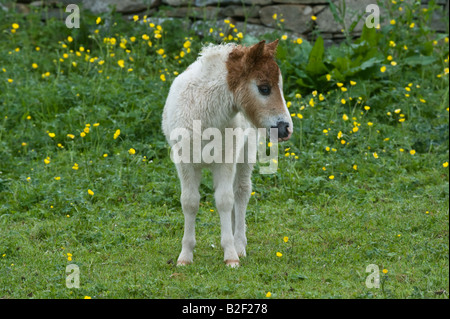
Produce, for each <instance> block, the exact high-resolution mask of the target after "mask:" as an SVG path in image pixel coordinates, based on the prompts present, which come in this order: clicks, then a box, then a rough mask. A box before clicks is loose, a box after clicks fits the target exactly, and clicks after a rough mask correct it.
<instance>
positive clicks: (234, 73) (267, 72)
mask: <svg viewBox="0 0 450 319" xmlns="http://www.w3.org/2000/svg"><path fill="white" fill-rule="evenodd" d="M277 45H278V40H276V41H274V42H272V43H269V44H266V43H265V41H261V42H259V43H257V44H255V45H253V46H251V47H243V46H237V47H235V48H234V49H233V50H232V51H231V52H230V54H229V56H228V60H227V70H228V74H227V82H228V86H229V88H230V90H231V92H232V93H233V95H234V98H235V103H236V107H237V109H238V110H239V111H241V112H242V113H243V114H244V115H245V117H246V118H247V119H248V120H249V121H250V122H251V123H252V124H253V125H255V126H256V127H258V128H260V127H261V128H266V129H270V128H277V129H278V138H279V140H283V141H285V140H288V139H289V138H290V137H291V134H292V132H293V125H292V119H291V116H290V114H289V112H288V109H287V107H286V101H285V100H284V96H283V79H282V77H281V72H280V68H279V67H278V65H277V63H276V62H275V58H274V56H275V52H276V48H277Z"/></svg>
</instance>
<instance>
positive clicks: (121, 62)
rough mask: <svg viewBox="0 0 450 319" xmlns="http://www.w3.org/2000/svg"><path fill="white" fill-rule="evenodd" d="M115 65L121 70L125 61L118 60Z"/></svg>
mask: <svg viewBox="0 0 450 319" xmlns="http://www.w3.org/2000/svg"><path fill="white" fill-rule="evenodd" d="M117 64H118V65H119V66H120V67H121V68H123V67H125V61H124V60H119V61H117Z"/></svg>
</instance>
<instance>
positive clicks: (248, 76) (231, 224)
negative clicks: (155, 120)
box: [162, 40, 293, 267]
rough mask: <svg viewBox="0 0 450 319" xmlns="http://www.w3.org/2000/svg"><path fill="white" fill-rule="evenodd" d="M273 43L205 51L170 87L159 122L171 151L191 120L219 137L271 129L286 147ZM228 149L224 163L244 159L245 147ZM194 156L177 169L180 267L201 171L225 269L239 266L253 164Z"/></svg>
mask: <svg viewBox="0 0 450 319" xmlns="http://www.w3.org/2000/svg"><path fill="white" fill-rule="evenodd" d="M277 44H278V40H276V41H274V42H272V43H269V44H266V43H265V41H261V42H259V43H257V44H255V45H253V46H250V47H245V46H241V45H236V44H233V43H228V44H222V45H209V46H206V47H204V48H203V49H202V51H201V53H200V56H199V58H198V59H197V60H196V61H195V62H194V63H192V64H191V65H190V66H189V67H188V68H187V69H186V70H185V71H184V72H183V73H182V74H180V75H179V76H178V77H177V78H176V79H175V80H174V82H173V84H172V86H171V88H170V92H169V95H168V97H167V100H166V104H165V106H164V112H163V119H162V128H163V131H164V134H165V136H166V138H167V140H168V142H169V144H170V145H171V146H172V147H173V146H174V144H175V143H176V141H175V140H174V138H173V136H172V137H171V132H173V131H174V130H176V129H178V128H183V129H185V130H186V131H187V132H189V134H190V137H192V136H193V135H194V133H193V130H194V128H193V123H194V122H195V121H201V126H202V130H203V129H207V128H215V129H218V130H220V132H222V133H224V132H225V129H226V128H242V129H247V128H265V129H271V128H272V129H273V128H275V129H276V130H277V133H278V140H288V139H289V138H290V136H291V134H292V132H293V125H292V119H291V116H290V114H289V112H288V109H287V107H286V102H285V100H284V96H283V82H282V77H281V72H280V69H279V67H278V65H277V63H276V62H275V59H274V55H275V51H276V47H277ZM203 146H204V144H202V147H203ZM233 147H234V149H228V150H227V149H224V150H223V153H224V155H223V156H225V154H226V153H227V152H233V154H238V153H240V152H243V151H244V149H245V147H246V145H240V146H233ZM243 148H244V149H243ZM193 152H195V150H193ZM194 157H195V154H193V156H192V157H190V159H191V160H187V161H181V162H178V163H175V165H176V168H177V172H178V176H179V179H180V182H181V205H182V209H183V213H184V218H185V224H184V236H183V240H182V249H181V253H180V255H179V257H178V262H177V264H178V265H186V264H190V263H192V261H193V249H194V246H195V218H196V214H197V211H198V208H199V201H200V194H199V191H198V189H199V186H200V180H201V176H202V173H201V171H202V168H204V167H205V168H209V169H210V170H211V172H212V176H213V181H214V190H215V193H214V198H215V204H216V207H217V210H218V212H219V215H220V223H221V245H222V247H223V249H224V260H225V263H226V264H227V265H228V266H231V267H236V266H239V256H246V251H245V249H246V245H247V238H246V235H245V213H246V209H247V204H248V200H249V198H250V195H251V191H252V183H251V174H252V169H253V163H251V162H249V161H248V160H246V161H244V162H236V161H235V162H232V163H226V162H223V161H219V162H212V163H211V162H208V163H206V162H205V161H200V162H198V161H197V162H196V161H195V160H192V158H194Z"/></svg>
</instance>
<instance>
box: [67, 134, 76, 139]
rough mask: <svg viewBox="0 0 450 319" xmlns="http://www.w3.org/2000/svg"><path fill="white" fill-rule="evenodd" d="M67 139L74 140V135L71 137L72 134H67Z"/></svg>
mask: <svg viewBox="0 0 450 319" xmlns="http://www.w3.org/2000/svg"><path fill="white" fill-rule="evenodd" d="M67 137H69V138H71V139H74V138H75V135H73V134H67Z"/></svg>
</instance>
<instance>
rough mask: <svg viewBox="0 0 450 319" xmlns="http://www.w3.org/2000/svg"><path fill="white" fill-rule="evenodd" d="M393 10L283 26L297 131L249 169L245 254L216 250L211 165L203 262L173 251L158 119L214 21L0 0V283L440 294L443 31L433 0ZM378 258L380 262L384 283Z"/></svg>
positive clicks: (172, 213) (178, 218)
mask: <svg viewBox="0 0 450 319" xmlns="http://www.w3.org/2000/svg"><path fill="white" fill-rule="evenodd" d="M398 5H400V4H398ZM401 5H403V6H404V10H405V11H406V13H408V12H411V11H412V10H414V9H415V7H414V6H413V5H411V6H408V5H405V4H401ZM397 11H398V8H396V7H393V8H391V9H390V11H389V12H390V13H389V14H391V15H392V16H389V17H386V19H388V20H390V19H392V18H395V19H397V23H396V24H395V26H392V25H387V26H385V27H382V29H381V30H379V31H377V32H373V31H374V30H372V31H370V30H365V32H364V33H363V36H362V37H361V39H359V40H355V41H353V42H352V43H349V42H345V43H343V44H342V45H341V46H339V47H332V48H328V49H323V47H322V46H321V41H320V39H319V40H317V41H315V43H311V44H310V43H309V42H307V41H303V43H302V44H298V43H296V41H295V40H296V39H288V40H286V41H281V44H280V46H279V51H278V62H279V64H280V67H281V69H282V71H283V74H284V79H285V96H286V100H287V101H289V102H290V110H291V112H292V114H293V115H294V116H295V118H294V127H295V131H294V135H293V138H292V139H291V140H290V141H288V142H286V143H283V144H280V145H279V161H278V162H279V169H278V171H277V173H276V174H273V175H260V174H258V167H257V168H256V169H255V173H254V175H253V184H254V192H255V193H254V195H253V196H252V197H251V199H250V203H249V207H248V212H247V237H248V248H247V253H248V256H247V257H246V258H243V259H242V260H241V267H240V268H238V269H229V268H227V267H225V265H224V264H223V261H222V259H223V251H222V248H221V247H220V223H219V217H218V214H217V212H215V211H214V212H212V211H211V210H215V207H214V196H213V190H212V181H211V175H210V174H209V173H208V172H204V182H203V184H202V186H201V195H202V199H201V207H200V211H199V214H198V216H197V246H196V249H195V253H194V264H192V265H190V266H188V267H181V268H180V267H176V266H175V264H176V259H177V257H178V254H179V251H180V248H181V238H182V235H183V221H184V219H183V215H182V212H181V207H180V202H179V196H180V187H179V182H178V179H177V176H176V172H175V167H174V165H173V163H172V162H171V161H170V159H169V148H168V145H167V143H166V142H165V140H164V138H163V136H162V133H161V128H160V119H161V112H162V108H163V106H164V102H165V97H166V96H167V93H168V90H169V87H170V83H171V81H172V80H173V79H174V78H175V76H176V73H174V72H178V73H181V72H182V71H183V70H184V69H185V68H186V67H187V65H189V64H190V63H191V62H192V61H193V60H194V59H195V58H196V56H197V53H198V52H199V49H200V48H201V45H202V43H206V42H216V41H217V37H218V33H219V32H220V30H214V32H213V33H212V34H211V35H208V36H207V37H206V38H203V39H199V38H198V37H197V36H196V35H194V34H190V33H188V32H187V31H182V32H181V31H179V27H180V25H179V24H177V23H176V22H173V23H172V22H165V23H163V24H162V31H161V32H162V35H163V36H162V38H160V39H156V38H155V37H154V34H155V33H154V30H155V29H152V28H149V26H148V23H149V22H150V21H149V22H147V24H146V25H142V24H140V23H138V22H137V23H134V24H133V23H129V22H128V23H125V22H123V21H121V19H120V18H119V17H118V16H114V15H103V16H102V22H101V23H100V24H99V25H96V22H95V21H96V18H97V17H95V16H90V15H89V14H88V13H83V17H84V20H83V23H82V26H81V29H79V30H75V29H74V30H70V29H67V28H65V26H64V24H63V23H62V22H61V21H57V20H49V21H47V22H46V23H42V22H40V21H39V16H40V13H39V12H38V13H36V14H31V15H28V16H26V17H25V16H20V15H16V14H12V13H4V12H2V11H0V21H2V22H1V23H0V298H83V297H84V296H91V297H92V298H266V294H267V292H271V294H272V295H271V297H270V298H448V291H449V282H448V267H449V264H448V256H449V255H448V254H449V252H448V235H449V223H448V221H449V219H448V218H449V217H448V211H449V183H448V166H447V165H446V163H447V162H448V150H449V143H448V138H449V135H448V120H449V115H448V114H449V113H448V106H449V101H448V37H446V36H445V35H438V34H435V33H433V32H432V31H431V30H430V29H429V28H428V18H429V16H428V15H429V14H431V12H432V4H431V5H430V12H421V14H419V15H416V18H415V19H416V20H414V21H416V23H415V24H416V26H415V28H409V26H410V23H411V21H412V20H411V19H412V17H413V16H414V15H410V14H404V15H402V16H396V15H395V12H397ZM106 21H108V23H105V22H106ZM110 22H111V23H110ZM114 22H116V24H114ZM13 23H17V24H19V28H18V29H17V30H16V32H11V30H12V29H13V28H12V25H13ZM130 25H131V27H130ZM155 27H156V26H155ZM95 30H98V32H96V31H95ZM224 32H225V31H224ZM144 34H146V35H148V36H149V39H150V40H151V41H152V46H151V47H150V46H149V45H148V40H144V39H143V38H142V36H143V35H144ZM232 34H234V35H235V34H236V33H235V32H234V33H233V32H232ZM69 35H70V36H71V37H72V39H73V41H69V40H68V36H69ZM112 37H114V38H115V40H116V41H115V44H113V43H114V40H113V41H112V42H111V40H104V39H105V38H107V39H111V38H112ZM132 37H135V38H136V39H135V40H134V41H132ZM276 37H280V34H272V35H268V36H267V39H268V40H271V39H274V38H276ZM122 38H123V39H126V40H127V42H126V43H124V45H125V49H123V48H121V47H120V46H119V44H120V43H121V39H122ZM219 40H220V39H219ZM233 40H234V39H233ZM236 40H237V41H242V42H243V43H252V42H254V41H255V40H256V39H254V38H252V37H249V36H247V35H244V38H243V39H242V40H241V39H239V38H236ZM291 40H293V41H291ZM186 41H189V42H190V47H189V50H188V49H187V48H186V47H184V46H183V44H184V43H186ZM389 41H394V42H395V43H396V46H395V47H393V46H389ZM294 42H295V43H294ZM405 45H406V47H407V49H405V47H404V46H405ZM64 46H65V47H64ZM80 46H83V48H84V51H81V50H80ZM186 46H188V45H186ZM36 47H39V51H37V50H36ZM16 48H19V50H18V51H16V50H15V49H16ZM160 49H164V53H163V54H160V53H161V52H160V53H158V50H160ZM87 50H90V52H87ZM125 50H129V52H126V51H125ZM181 51H183V52H184V56H183V57H181V55H180V52H181ZM77 52H78V54H79V55H77ZM64 54H67V57H64ZM111 54H114V56H111ZM164 55H165V56H164ZM87 56H88V57H87ZM388 56H392V58H393V61H395V62H397V65H396V66H392V65H391V63H390V62H391V61H389V59H388ZM130 57H131V58H132V60H131V59H130ZM177 57H178V58H177ZM91 58H94V59H93V60H92V62H91ZM60 59H62V60H60ZM120 60H124V67H123V68H121V67H120V66H119V64H118V61H120ZM100 61H104V63H99V62H100ZM311 61H313V62H314V63H313V62H311ZM72 62H75V63H76V65H75V64H73V63H72ZM33 63H36V64H37V65H38V67H37V68H33V67H32V64H33ZM322 64H323V66H322ZM316 66H317V67H316ZM383 66H385V67H386V71H385V72H381V70H380V69H381V68H382V67H383ZM129 69H132V70H129ZM46 72H49V75H48V76H47V75H45V74H46ZM43 74H44V75H43ZM161 74H164V75H165V79H166V81H162V80H161V77H160V76H161ZM327 74H329V75H330V79H329V80H328V79H327ZM8 79H11V80H12V81H8ZM350 81H354V82H356V83H354V85H352V83H353V82H350ZM337 83H343V86H344V87H345V88H347V91H345V92H344V91H342V90H341V89H340V88H339V87H338V86H337ZM406 87H408V88H409V91H407V90H406V89H405V88H406ZM315 90H317V91H318V92H317V94H315V93H313V91H315ZM321 94H322V96H320V95H321ZM405 94H409V96H406V95H405ZM300 95H301V96H300ZM322 97H323V99H322ZM311 99H312V102H314V103H312V102H311ZM342 99H345V104H342V102H341V100H342ZM312 105H314V106H312ZM364 106H369V107H370V108H369V109H367V108H364ZM395 110H400V111H398V112H397V113H396V112H395ZM388 112H390V113H388ZM297 114H301V115H302V117H303V118H302V119H300V118H299V117H298V116H297ZM344 115H345V116H344ZM344 118H348V119H344ZM402 118H404V119H405V121H403V122H400V121H399V120H400V119H402ZM95 123H98V124H99V125H94V124H95ZM87 124H90V126H89V131H88V133H85V134H86V135H85V136H84V137H82V136H81V135H80V133H81V132H83V131H84V130H85V129H86V127H87ZM355 127H357V128H358V129H354V128H355ZM118 129H120V135H119V136H118V137H117V138H116V139H115V138H114V134H115V132H116V131H117V130H118ZM324 130H326V131H324ZM86 131H87V130H86ZM339 132H341V134H339ZM49 133H54V134H55V135H54V136H53V134H51V136H50V135H49ZM68 134H73V135H74V138H71V137H70V136H67V135H68ZM338 135H339V138H338ZM342 140H345V143H344V144H343V143H342V142H341V141H342ZM131 148H133V149H135V151H136V152H135V154H130V153H129V150H130V149H131ZM104 154H107V157H105V156H104ZM45 159H48V160H49V162H48V163H46V162H44V160H45ZM75 163H77V164H78V169H77V170H75V169H74V168H73V167H74V165H75ZM355 165H356V166H355ZM331 176H333V177H334V178H330V177H331ZM55 178H56V179H55ZM88 190H92V191H93V193H94V194H93V195H90V194H89V193H88ZM284 237H288V240H287V242H285V241H284V240H283V239H284ZM277 252H279V253H281V254H282V256H281V257H277ZM68 253H69V254H71V258H70V259H71V260H69V258H68V257H69V255H67V254H68ZM69 264H76V265H78V266H79V267H80V275H81V276H80V288H79V289H69V288H67V287H66V273H65V271H66V266H67V265H69ZM370 264H375V265H377V266H378V267H379V269H380V271H381V270H383V269H386V270H387V273H381V283H382V285H381V287H380V288H378V289H377V288H371V289H369V288H367V287H366V285H365V281H366V278H367V276H368V275H369V273H366V267H367V266H368V265H370Z"/></svg>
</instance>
